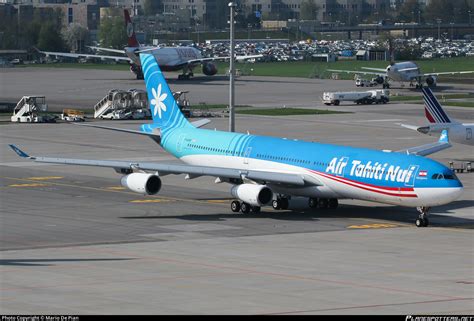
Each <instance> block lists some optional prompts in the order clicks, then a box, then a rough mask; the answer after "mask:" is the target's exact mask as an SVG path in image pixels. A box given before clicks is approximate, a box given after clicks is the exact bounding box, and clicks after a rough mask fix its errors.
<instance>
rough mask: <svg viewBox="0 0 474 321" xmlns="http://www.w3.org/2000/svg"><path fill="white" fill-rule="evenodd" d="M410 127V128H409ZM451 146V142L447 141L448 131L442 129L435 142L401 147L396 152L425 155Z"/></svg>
mask: <svg viewBox="0 0 474 321" xmlns="http://www.w3.org/2000/svg"><path fill="white" fill-rule="evenodd" d="M410 129H412V128H410ZM449 147H451V143H450V142H449V138H448V131H447V130H443V131H442V132H441V136H440V137H439V140H438V141H437V142H435V143H429V144H425V145H421V146H416V147H411V148H408V149H403V150H399V151H397V152H398V153H406V154H412V155H420V156H426V155H430V154H433V153H436V152H439V151H442V150H444V149H446V148H449Z"/></svg>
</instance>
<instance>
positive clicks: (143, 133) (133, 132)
mask: <svg viewBox="0 0 474 321" xmlns="http://www.w3.org/2000/svg"><path fill="white" fill-rule="evenodd" d="M71 124H74V125H77V126H85V127H94V128H100V129H107V130H113V131H117V132H124V133H129V134H136V135H143V136H153V137H160V136H161V135H160V132H159V129H155V130H154V131H153V132H144V131H139V130H133V129H124V128H117V127H108V126H100V125H91V124H78V123H71Z"/></svg>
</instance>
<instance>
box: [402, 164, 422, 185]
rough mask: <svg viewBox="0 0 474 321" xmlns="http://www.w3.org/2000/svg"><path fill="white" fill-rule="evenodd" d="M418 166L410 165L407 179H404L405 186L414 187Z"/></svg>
mask: <svg viewBox="0 0 474 321" xmlns="http://www.w3.org/2000/svg"><path fill="white" fill-rule="evenodd" d="M418 168H420V166H419V165H410V167H408V173H407V177H405V186H409V187H413V186H414V185H415V177H416V175H417V173H418Z"/></svg>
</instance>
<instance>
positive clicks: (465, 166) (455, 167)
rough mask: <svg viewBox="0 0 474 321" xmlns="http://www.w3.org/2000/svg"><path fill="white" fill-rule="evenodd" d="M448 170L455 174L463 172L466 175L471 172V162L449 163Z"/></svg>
mask: <svg viewBox="0 0 474 321" xmlns="http://www.w3.org/2000/svg"><path fill="white" fill-rule="evenodd" d="M449 168H450V169H451V170H452V171H453V172H456V173H464V172H465V171H466V172H467V173H471V172H472V164H471V162H464V163H455V162H449Z"/></svg>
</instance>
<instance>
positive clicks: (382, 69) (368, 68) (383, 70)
mask: <svg viewBox="0 0 474 321" xmlns="http://www.w3.org/2000/svg"><path fill="white" fill-rule="evenodd" d="M360 68H362V69H367V70H373V71H379V72H383V73H385V72H386V70H385V69H384V68H372V67H360Z"/></svg>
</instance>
